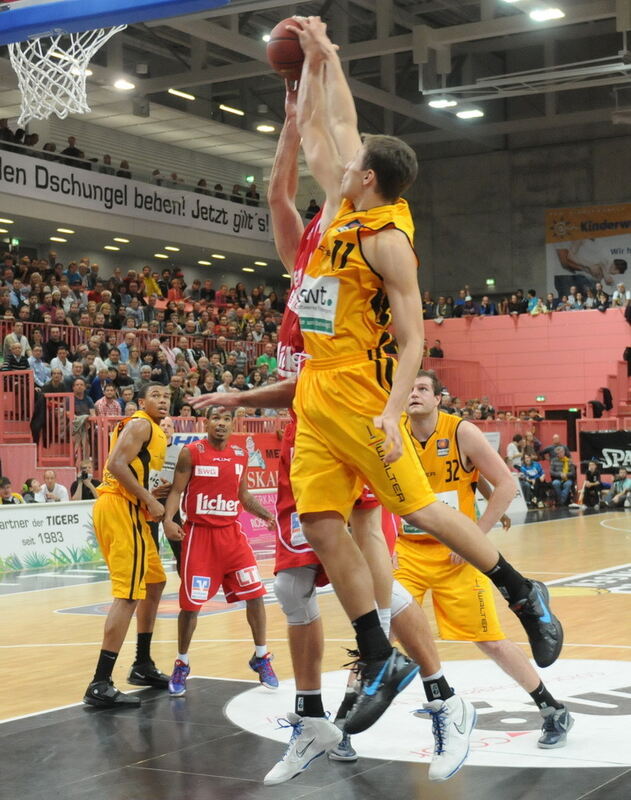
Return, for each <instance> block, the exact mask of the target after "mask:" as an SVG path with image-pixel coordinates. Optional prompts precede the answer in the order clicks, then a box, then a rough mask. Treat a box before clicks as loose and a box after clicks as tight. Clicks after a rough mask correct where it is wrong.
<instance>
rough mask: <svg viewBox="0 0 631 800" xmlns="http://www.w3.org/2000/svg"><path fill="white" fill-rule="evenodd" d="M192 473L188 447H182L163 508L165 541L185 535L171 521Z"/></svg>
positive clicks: (181, 537) (191, 461)
mask: <svg viewBox="0 0 631 800" xmlns="http://www.w3.org/2000/svg"><path fill="white" fill-rule="evenodd" d="M192 472H193V460H192V458H191V453H190V450H189V449H188V447H183V448H182V450H181V451H180V455H179V457H178V460H177V464H176V465H175V473H174V475H173V484H172V485H171V491H170V492H169V496H168V497H167V501H166V503H165V506H164V534H165V536H166V537H167V539H173V540H178V539H183V538H184V536H185V534H184V531H183V530H182V528H181V527H180V526H179V525H178V524H177V523H176V522H174V521H173V517H174V516H175V514H176V513H177V511H178V509H179V507H180V498H181V497H182V492H183V491H184V489H186V486H187V485H188V482H189V481H190V479H191V474H192Z"/></svg>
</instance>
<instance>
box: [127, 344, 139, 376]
mask: <svg viewBox="0 0 631 800" xmlns="http://www.w3.org/2000/svg"><path fill="white" fill-rule="evenodd" d="M140 367H142V361H141V360H140V348H139V347H138V346H137V345H132V346H131V347H130V348H129V357H128V358H127V372H128V374H129V377H130V378H132V379H133V380H138V378H140Z"/></svg>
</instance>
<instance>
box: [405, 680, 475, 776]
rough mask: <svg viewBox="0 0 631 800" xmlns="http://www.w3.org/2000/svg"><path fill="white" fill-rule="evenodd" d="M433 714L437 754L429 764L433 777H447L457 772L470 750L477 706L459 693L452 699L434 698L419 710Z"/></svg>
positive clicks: (418, 713)
mask: <svg viewBox="0 0 631 800" xmlns="http://www.w3.org/2000/svg"><path fill="white" fill-rule="evenodd" d="M423 714H429V715H430V716H431V718H432V733H433V734H434V756H433V758H432V763H431V764H430V765H429V776H428V777H429V779H430V781H446V780H447V779H448V778H451V777H452V775H455V774H456V772H458V770H459V769H460V767H461V766H462V765H463V764H464V762H465V760H466V758H467V755H468V754H469V739H470V738H471V732H472V731H473V728H474V727H475V720H476V716H477V715H476V710H475V707H474V706H473V705H472V704H471V703H470V702H469V701H468V700H463V699H462V698H461V697H458V696H457V695H453V697H450V698H449V699H448V700H432V702H431V703H425V705H424V706H423V708H422V709H421V710H419V711H417V712H416V715H417V716H419V717H420V716H422V715H423Z"/></svg>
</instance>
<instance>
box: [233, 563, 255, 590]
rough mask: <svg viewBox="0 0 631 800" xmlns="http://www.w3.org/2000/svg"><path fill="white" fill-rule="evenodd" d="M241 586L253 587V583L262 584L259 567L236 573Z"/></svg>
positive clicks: (247, 568)
mask: <svg viewBox="0 0 631 800" xmlns="http://www.w3.org/2000/svg"><path fill="white" fill-rule="evenodd" d="M235 575H236V576H237V581H238V582H239V586H252V584H253V583H260V582H261V576H260V574H259V570H258V567H254V566H252V567H246V568H245V569H238V570H237V571H236V572H235Z"/></svg>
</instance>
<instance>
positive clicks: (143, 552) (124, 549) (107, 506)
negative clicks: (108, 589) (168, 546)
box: [93, 494, 166, 600]
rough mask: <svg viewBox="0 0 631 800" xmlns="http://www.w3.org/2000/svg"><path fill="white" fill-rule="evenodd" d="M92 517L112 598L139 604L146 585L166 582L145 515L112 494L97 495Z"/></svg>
mask: <svg viewBox="0 0 631 800" xmlns="http://www.w3.org/2000/svg"><path fill="white" fill-rule="evenodd" d="M93 515H94V516H93V518H94V530H95V533H96V538H97V540H98V543H99V547H100V548H101V552H102V553H103V558H104V559H105V563H106V564H107V566H108V569H109V571H110V579H111V581H112V595H113V596H114V597H121V598H124V599H126V600H142V599H143V598H144V597H145V595H146V584H147V583H162V581H165V580H166V575H165V574H164V569H163V568H162V564H161V563H160V556H159V555H158V550H157V548H156V546H155V543H154V541H153V539H152V538H151V531H150V529H149V525H148V523H147V520H146V518H145V515H144V514H143V512H142V510H141V509H140V508H139V507H138V506H135V505H134V504H133V503H130V501H129V500H126V499H125V498H124V497H121V496H120V495H116V494H102V495H100V496H99V498H98V500H97V501H96V503H95V504H94V511H93Z"/></svg>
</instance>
